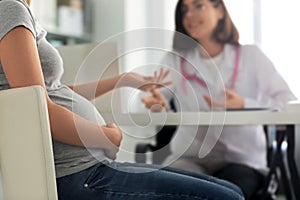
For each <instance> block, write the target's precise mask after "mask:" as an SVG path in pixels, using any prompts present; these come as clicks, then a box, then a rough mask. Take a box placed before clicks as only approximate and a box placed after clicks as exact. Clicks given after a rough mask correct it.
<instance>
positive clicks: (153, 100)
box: [142, 88, 167, 112]
mask: <svg viewBox="0 0 300 200" xmlns="http://www.w3.org/2000/svg"><path fill="white" fill-rule="evenodd" d="M150 92H151V93H152V95H151V96H149V97H145V98H142V102H143V103H144V105H145V106H146V108H148V109H150V110H151V111H152V112H165V111H167V103H166V100H165V98H164V97H163V95H162V94H161V93H160V92H159V91H158V90H156V89H155V88H152V89H151V90H150Z"/></svg>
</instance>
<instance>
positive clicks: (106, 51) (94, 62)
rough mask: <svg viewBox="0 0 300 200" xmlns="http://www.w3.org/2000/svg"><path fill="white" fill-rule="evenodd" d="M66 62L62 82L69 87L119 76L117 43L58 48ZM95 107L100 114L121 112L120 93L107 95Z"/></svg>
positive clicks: (116, 91) (115, 92) (98, 100)
mask: <svg viewBox="0 0 300 200" xmlns="http://www.w3.org/2000/svg"><path fill="white" fill-rule="evenodd" d="M57 50H58V51H59V53H60V55H61V56H62V58H63V61H64V75H63V77H62V82H63V83H65V84H68V85H74V84H78V83H84V82H90V81H96V80H100V79H105V78H108V77H112V76H115V75H118V74H119V71H120V70H119V63H118V46H117V43H102V44H100V45H98V44H96V43H90V44H79V45H78V44H77V45H68V46H62V47H58V48H57ZM95 106H96V107H97V109H98V110H99V111H100V112H103V113H106V112H108V113H110V112H111V111H112V109H111V108H112V107H113V109H114V111H121V100H120V91H118V90H115V91H114V92H113V93H109V94H105V95H103V96H102V97H101V98H99V99H97V101H96V102H95Z"/></svg>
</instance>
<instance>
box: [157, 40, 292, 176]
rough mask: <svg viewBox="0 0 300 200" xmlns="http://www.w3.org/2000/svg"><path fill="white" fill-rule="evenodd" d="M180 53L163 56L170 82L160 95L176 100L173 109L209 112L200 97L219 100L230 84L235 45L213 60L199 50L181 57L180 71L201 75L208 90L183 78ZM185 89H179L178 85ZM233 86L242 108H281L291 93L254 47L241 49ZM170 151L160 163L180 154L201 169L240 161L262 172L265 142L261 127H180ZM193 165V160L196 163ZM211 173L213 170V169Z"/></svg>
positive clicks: (242, 47)
mask: <svg viewBox="0 0 300 200" xmlns="http://www.w3.org/2000/svg"><path fill="white" fill-rule="evenodd" d="M179 55H180V54H176V53H169V54H167V55H166V56H165V57H164V58H163V60H162V64H163V65H164V66H167V67H170V68H171V69H172V73H171V76H172V78H171V79H172V80H173V82H174V84H173V85H172V86H171V87H170V88H169V89H168V90H165V89H164V90H163V91H162V93H163V94H164V96H165V98H166V99H167V100H169V99H170V98H172V97H173V98H175V105H176V108H177V111H179V112H180V111H191V112H194V111H200V110H201V111H208V110H209V107H208V105H207V103H206V102H205V101H204V99H203V95H204V94H206V95H207V94H210V95H211V96H212V97H214V98H217V99H222V98H224V94H223V93H222V92H220V91H221V88H223V86H225V87H227V88H228V87H230V82H231V78H232V74H233V71H234V64H235V55H236V51H235V47H234V46H232V45H225V47H224V50H223V52H222V53H221V54H219V55H217V56H216V57H214V58H212V59H207V58H204V57H202V56H201V55H200V53H199V50H198V49H194V50H193V51H190V52H189V53H186V52H182V53H181V55H185V58H186V61H185V62H184V67H185V71H186V72H188V73H189V74H193V73H195V72H196V73H198V74H201V75H202V78H203V80H205V82H206V83H207V85H208V88H204V87H202V86H200V85H199V84H198V83H197V82H196V81H190V80H186V81H183V80H182V76H181V69H180V56H179ZM182 82H184V84H185V87H186V91H187V92H184V90H183V83H182ZM234 90H235V91H236V92H237V93H238V94H239V95H240V96H241V97H243V98H244V102H245V107H272V108H280V107H282V106H284V105H285V104H286V103H287V102H288V101H290V100H294V99H295V96H294V95H293V93H292V92H291V91H290V89H289V87H288V85H287V83H286V82H285V81H284V80H283V78H282V77H281V75H280V74H279V73H278V72H277V71H276V69H275V67H274V65H273V64H272V62H271V61H270V60H269V59H268V58H267V57H266V56H265V55H264V54H263V53H262V51H261V50H260V49H258V48H257V47H256V46H254V45H245V46H241V48H240V57H239V68H238V75H237V79H236V82H235V88H234ZM171 150H172V155H171V156H170V157H169V159H167V161H166V163H165V164H170V163H172V161H174V160H176V159H178V157H179V156H181V155H182V156H181V158H189V159H190V160H191V161H193V162H195V163H196V164H199V165H204V166H205V167H206V168H211V169H217V168H216V165H219V166H222V165H224V164H226V163H239V164H245V165H247V166H250V167H252V168H254V169H257V170H260V171H266V170H267V165H266V140H265V135H264V132H263V128H262V126H209V127H208V126H206V127H204V126H201V127H198V126H179V128H178V130H177V133H176V135H175V137H174V138H173V139H172V141H171ZM195 163H194V164H195ZM212 173H213V171H212Z"/></svg>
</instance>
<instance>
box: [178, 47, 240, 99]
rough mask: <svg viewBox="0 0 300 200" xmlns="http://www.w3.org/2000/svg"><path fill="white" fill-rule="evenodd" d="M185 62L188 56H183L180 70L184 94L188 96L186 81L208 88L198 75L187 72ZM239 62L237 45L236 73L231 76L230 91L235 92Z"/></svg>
mask: <svg viewBox="0 0 300 200" xmlns="http://www.w3.org/2000/svg"><path fill="white" fill-rule="evenodd" d="M185 60H186V56H183V57H181V58H180V70H181V75H182V80H181V86H182V90H183V92H184V93H185V94H186V95H187V88H186V80H193V81H196V83H198V84H199V85H200V86H202V87H203V88H208V87H207V84H206V83H205V81H204V80H202V79H201V78H199V77H198V76H197V75H196V74H189V73H187V72H186V70H185V69H184V62H185ZM239 60H240V46H239V45H237V46H236V47H235V62H234V71H233V74H232V76H231V84H230V87H229V89H231V90H233V89H234V88H235V83H236V79H237V76H238V70H239Z"/></svg>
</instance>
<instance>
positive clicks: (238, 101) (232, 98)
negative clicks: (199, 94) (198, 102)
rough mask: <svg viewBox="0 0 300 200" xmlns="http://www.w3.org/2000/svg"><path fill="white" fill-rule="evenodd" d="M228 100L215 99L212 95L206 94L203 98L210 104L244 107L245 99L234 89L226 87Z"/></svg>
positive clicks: (225, 91) (225, 92) (211, 105)
mask: <svg viewBox="0 0 300 200" xmlns="http://www.w3.org/2000/svg"><path fill="white" fill-rule="evenodd" d="M223 92H224V94H225V97H226V100H219V99H213V98H211V97H210V96H207V95H204V96H203V98H204V99H205V101H206V102H207V104H208V105H209V106H210V108H214V107H222V108H244V99H243V98H242V97H241V96H239V95H238V94H237V93H236V92H234V91H233V90H230V89H227V88H225V89H224V90H223Z"/></svg>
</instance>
